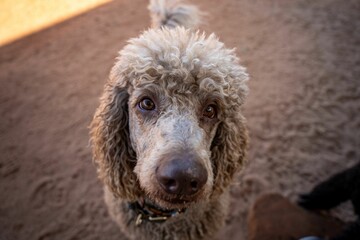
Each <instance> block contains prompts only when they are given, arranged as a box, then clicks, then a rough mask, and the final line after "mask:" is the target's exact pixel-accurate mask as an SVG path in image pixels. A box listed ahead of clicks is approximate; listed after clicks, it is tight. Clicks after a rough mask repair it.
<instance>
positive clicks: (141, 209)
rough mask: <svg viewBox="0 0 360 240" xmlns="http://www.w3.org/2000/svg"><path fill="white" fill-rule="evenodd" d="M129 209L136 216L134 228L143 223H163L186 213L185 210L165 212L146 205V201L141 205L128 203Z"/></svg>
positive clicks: (137, 202)
mask: <svg viewBox="0 0 360 240" xmlns="http://www.w3.org/2000/svg"><path fill="white" fill-rule="evenodd" d="M129 208H130V209H131V210H133V211H134V212H135V213H136V215H137V217H136V221H135V225H136V226H139V225H140V224H141V223H142V222H143V221H150V222H159V223H161V222H165V221H166V220H168V219H169V218H172V217H175V216H177V215H179V214H181V213H184V212H185V211H186V209H173V210H165V209H161V208H159V207H157V206H154V205H153V204H150V203H147V202H146V201H141V203H140V202H139V201H136V202H131V203H129Z"/></svg>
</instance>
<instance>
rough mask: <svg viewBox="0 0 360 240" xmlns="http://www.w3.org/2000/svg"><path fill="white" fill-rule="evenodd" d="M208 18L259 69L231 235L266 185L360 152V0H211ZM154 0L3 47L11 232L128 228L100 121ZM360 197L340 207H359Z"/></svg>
mask: <svg viewBox="0 0 360 240" xmlns="http://www.w3.org/2000/svg"><path fill="white" fill-rule="evenodd" d="M195 3H196V4H197V5H198V6H199V7H200V9H202V10H203V11H206V12H207V16H206V23H205V25H204V26H203V27H202V29H204V30H205V31H206V32H208V33H211V32H215V33H216V34H217V35H218V36H219V37H220V39H221V40H222V41H223V42H225V44H226V46H227V47H230V48H233V47H235V48H236V49H237V53H238V55H239V56H240V58H241V60H242V64H243V65H245V66H246V67H247V68H248V72H249V73H250V75H251V81H250V82H249V86H250V89H251V93H250V95H249V97H248V99H247V103H246V105H245V106H244V114H245V116H246V118H247V122H248V126H249V129H250V137H251V142H250V149H249V155H248V160H249V162H248V165H247V167H246V169H245V170H244V171H243V173H242V174H241V176H239V181H238V184H236V185H235V186H234V190H233V192H232V195H233V196H234V201H233V203H232V212H231V214H230V215H229V220H228V221H227V225H226V226H225V227H224V229H223V230H222V231H221V232H220V233H219V235H218V236H217V238H218V239H234V240H235V239H239V240H241V239H245V236H246V232H245V230H246V226H245V224H246V216H247V213H248V209H249V207H250V206H251V204H252V203H253V202H254V200H255V199H256V198H257V197H258V196H259V195H260V194H262V193H265V192H279V193H281V194H283V195H285V196H287V197H288V198H289V199H290V200H292V201H294V200H295V199H296V196H297V194H298V193H301V192H304V191H308V190H310V189H311V188H312V186H313V185H314V184H316V183H317V182H319V181H321V180H324V179H326V178H327V177H328V176H330V175H331V174H333V173H335V172H338V171H340V170H343V169H344V168H346V167H349V166H352V165H353V164H355V163H356V162H357V161H359V159H360V116H359V113H360V14H359V13H360V1H358V0H347V1H343V0H316V1H314V0H312V1H311V0H293V1H287V0H271V1H270V0H269V1H268V0H267V1H258V0H224V1H218V0H198V1H196V2H195ZM146 5H147V2H146V1H144V0H132V1H129V0H126V1H125V0H122V1H114V2H111V3H109V4H105V5H103V6H101V7H99V8H96V9H94V10H92V11H89V12H87V13H86V14H83V15H81V16H78V17H76V18H73V19H70V20H68V21H66V22H63V23H61V24H58V25H56V26H54V27H51V28H49V29H46V30H44V31H41V32H39V33H37V34H33V35H31V36H28V37H25V38H23V39H20V40H18V41H16V42H14V43H11V44H8V45H6V46H3V47H0V81H1V82H0V83H1V85H0V116H1V118H0V152H1V156H0V239H1V240H23V239H26V240H32V239H34V240H50V239H51V240H74V239H87V240H90V239H94V240H95V239H106V240H115V239H116V240H122V239H125V238H124V237H123V236H122V234H121V233H120V232H119V229H118V228H117V226H116V225H115V223H113V222H112V221H111V220H110V218H109V215H108V213H107V210H106V207H105V204H104V201H103V193H102V185H101V183H100V182H99V181H98V179H97V178H96V172H95V167H94V165H93V163H92V161H91V154H90V148H89V135H88V132H89V130H88V125H89V123H90V121H91V118H92V116H93V114H94V111H95V109H96V107H97V106H98V103H99V97H100V94H101V92H102V89H103V86H104V83H105V81H106V79H107V76H108V73H109V70H110V68H111V67H112V64H113V62H114V59H115V57H116V55H117V52H118V51H119V50H120V49H121V48H122V47H123V46H124V45H125V44H126V40H127V39H129V38H131V37H136V36H138V34H139V33H140V32H141V31H142V30H145V29H147V28H148V26H149V25H150V17H149V15H148V12H147V9H146ZM351 211H352V209H351V207H350V205H343V206H341V207H340V208H338V209H337V210H336V211H335V214H336V215H337V216H340V217H342V218H344V219H351V218H352V217H353V216H352V213H351Z"/></svg>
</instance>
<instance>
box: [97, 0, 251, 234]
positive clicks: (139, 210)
mask: <svg viewBox="0 0 360 240" xmlns="http://www.w3.org/2000/svg"><path fill="white" fill-rule="evenodd" d="M149 8H150V11H151V12H152V28H151V29H149V30H147V31H145V32H143V33H142V34H141V35H140V36H139V37H138V38H134V39H131V40H130V41H129V43H128V45H126V46H125V47H124V48H123V50H121V51H120V52H119V57H118V58H117V61H116V63H115V65H114V67H113V68H112V70H111V72H110V77H109V80H108V81H107V83H106V85H105V89H104V92H103V95H102V97H101V99H100V106H99V107H98V108H97V110H96V113H95V116H94V118H93V121H92V123H91V126H90V128H91V142H92V148H93V155H94V161H95V163H96V166H97V170H98V175H99V178H100V179H101V180H102V181H103V183H104V185H105V187H104V192H105V202H106V204H107V206H108V209H109V213H110V215H111V217H112V218H113V219H114V221H116V222H117V224H118V225H119V226H120V228H121V230H122V231H123V232H124V233H125V234H126V236H127V237H129V238H130V239H147V240H155V239H157V240H158V239H181V240H184V239H185V240H186V239H209V238H211V237H213V235H214V234H215V233H216V232H217V230H219V228H221V226H222V225H223V224H224V221H225V218H226V216H227V209H228V205H229V199H230V196H229V188H230V185H231V183H232V182H233V179H234V174H235V173H237V172H238V171H239V170H240V169H242V167H243V165H244V160H245V154H246V147H247V139H248V136H247V130H246V126H245V119H244V117H243V115H242V110H241V106H242V105H243V103H244V100H245V97H246V95H247V92H248V88H247V86H246V82H247V80H248V75H247V73H246V71H245V68H244V67H242V66H241V65H239V61H238V58H237V57H236V55H235V51H234V49H227V48H225V47H224V44H223V43H221V42H220V41H219V40H218V38H217V37H216V36H215V35H214V34H211V35H210V36H208V37H207V36H206V35H205V34H204V33H200V32H199V31H194V30H193V28H194V26H195V25H196V24H197V23H198V22H199V15H200V14H199V11H198V10H197V8H196V7H194V6H190V5H182V4H181V3H180V2H178V1H167V2H164V1H161V0H158V1H152V2H151V3H150V6H149Z"/></svg>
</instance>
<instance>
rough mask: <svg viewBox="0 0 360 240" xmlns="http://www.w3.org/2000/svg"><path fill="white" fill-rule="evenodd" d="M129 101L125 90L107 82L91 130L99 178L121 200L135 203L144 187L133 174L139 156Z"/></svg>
mask: <svg viewBox="0 0 360 240" xmlns="http://www.w3.org/2000/svg"><path fill="white" fill-rule="evenodd" d="M128 99H129V94H128V92H127V89H126V88H125V87H124V88H121V87H119V86H116V85H113V84H112V83H111V82H109V83H107V85H106V86H105V90H104V94H103V96H102V98H101V104H100V106H99V108H98V109H97V111H96V113H95V116H94V119H93V121H92V123H91V126H90V128H91V140H92V147H93V156H94V160H95V163H96V164H97V168H98V174H99V177H100V178H101V179H102V181H104V183H105V184H106V185H107V187H108V188H109V189H110V190H111V191H112V192H113V193H114V194H115V195H117V196H118V197H121V198H126V199H129V200H134V199H136V198H137V196H139V195H140V193H139V192H137V191H139V189H140V187H139V185H138V184H139V183H138V180H137V177H136V175H135V173H134V172H133V169H134V167H135V164H136V154H135V152H134V150H133V149H132V147H131V144H130V136H129V114H128Z"/></svg>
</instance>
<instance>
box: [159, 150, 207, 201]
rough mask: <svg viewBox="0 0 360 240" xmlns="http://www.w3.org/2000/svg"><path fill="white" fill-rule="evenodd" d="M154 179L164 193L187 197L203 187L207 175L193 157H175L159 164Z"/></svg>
mask: <svg viewBox="0 0 360 240" xmlns="http://www.w3.org/2000/svg"><path fill="white" fill-rule="evenodd" d="M156 178H157V181H158V183H159V184H160V186H161V188H162V189H163V190H164V191H165V192H167V193H169V194H176V195H187V196H189V195H193V194H195V193H197V192H199V191H200V190H201V189H202V188H203V187H204V185H205V183H206V181H207V178H208V174H207V171H206V169H205V167H204V166H203V165H202V164H201V163H200V162H199V161H198V160H196V159H195V158H194V157H176V158H173V159H171V160H170V161H166V162H164V163H162V164H160V166H159V167H158V168H157V171H156Z"/></svg>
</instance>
